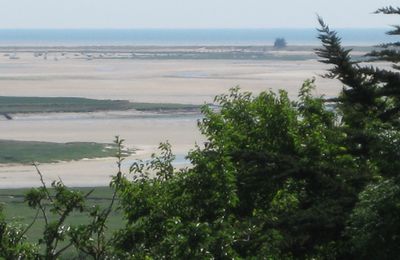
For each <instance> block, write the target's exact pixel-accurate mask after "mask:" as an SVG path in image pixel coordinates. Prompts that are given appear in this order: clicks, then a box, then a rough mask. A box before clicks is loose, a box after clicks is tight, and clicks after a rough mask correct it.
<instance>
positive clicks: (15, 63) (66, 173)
mask: <svg viewBox="0 0 400 260" xmlns="http://www.w3.org/2000/svg"><path fill="white" fill-rule="evenodd" d="M0 55H1V56H0V95H3V96H65V97H87V98H96V99H126V100H130V101H133V102H156V103H161V102H162V103H190V104H203V103H209V102H212V100H213V98H214V96H215V95H218V94H222V93H226V92H227V91H228V89H229V88H231V87H234V86H237V85H239V86H240V87H241V88H242V89H243V90H246V91H252V92H254V93H259V92H261V91H265V90H269V89H272V90H277V89H285V90H287V91H288V92H289V95H290V96H291V97H293V98H295V97H296V96H297V92H298V89H299V87H300V86H301V84H302V82H303V81H304V80H305V79H308V78H311V77H317V81H316V83H317V86H318V90H317V94H325V95H327V96H336V95H337V93H338V92H339V90H340V88H341V87H340V84H338V83H337V82H336V81H332V80H326V79H322V78H320V77H319V76H318V75H321V74H323V73H324V69H325V68H326V66H324V65H322V64H321V63H318V62H317V61H316V60H299V61H282V60H140V59H95V60H86V59H78V58H74V56H73V55H69V56H68V55H65V56H62V57H60V56H57V60H55V59H54V57H53V56H52V55H53V54H49V55H48V56H47V60H44V59H43V58H40V57H34V56H33V53H17V55H18V58H19V59H9V57H8V56H4V55H2V54H1V53H0ZM197 119H198V116H169V117H158V118H157V117H132V118H126V117H118V116H116V117H109V116H104V117H103V116H99V117H97V118H92V117H90V116H89V117H88V116H87V115H86V116H82V117H79V116H77V117H71V118H68V117H67V118H62V117H61V118H60V117H59V116H58V117H57V116H54V115H45V116H44V117H39V118H38V117H34V116H32V117H29V116H28V117H25V116H22V117H16V119H15V120H8V121H7V120H0V133H1V134H0V138H1V139H13V140H29V141H54V142H69V141H93V142H112V141H113V138H114V136H115V135H120V136H121V137H122V138H124V139H126V145H127V146H129V147H134V148H137V149H139V151H138V154H137V155H134V156H133V157H132V158H130V159H134V158H137V157H141V158H148V157H149V156H150V154H151V153H152V152H154V151H155V150H156V147H157V145H158V144H159V142H162V141H165V140H169V141H170V142H171V144H172V145H173V150H174V152H175V153H176V154H178V155H180V156H182V155H184V154H186V153H187V152H188V151H189V150H190V149H191V148H193V146H194V144H195V143H198V144H202V143H203V142H204V137H203V136H201V134H200V133H199V131H198V130H197V121H196V120H197ZM114 162H115V159H113V158H109V159H101V160H100V159H98V160H83V161H77V162H62V163H57V164H43V165H41V166H40V168H41V170H42V172H43V174H44V175H45V178H46V180H48V181H50V180H54V179H58V178H61V179H62V180H63V181H64V182H65V183H66V184H67V185H71V186H99V185H101V186H103V185H107V184H108V182H109V180H110V178H109V176H110V175H112V174H113V173H115V170H116V167H115V163H114ZM0 179H1V181H0V188H12V187H31V186H36V185H39V182H38V178H37V175H36V174H35V170H34V168H33V167H32V166H21V165H0Z"/></svg>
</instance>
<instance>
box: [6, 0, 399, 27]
mask: <svg viewBox="0 0 400 260" xmlns="http://www.w3.org/2000/svg"><path fill="white" fill-rule="evenodd" d="M396 2H397V3H398V1H393V0H392V1H386V0H379V1H377V0H335V1H333V0H275V1H271V0H196V1H194V0H0V6H1V8H0V29H17V28H25V29H30V28H42V29H43V28H46V29H52V28H54V29H61V28H64V29H65V28H69V29H79V28H85V29H88V28H121V29H129V28H132V29H134V28H207V29H208V28H282V27H284V28H314V27H316V26H317V22H316V13H318V14H319V15H321V16H322V17H323V18H324V19H325V21H326V22H327V23H329V24H330V25H331V26H332V27H335V28H384V27H387V26H388V25H392V24H398V23H399V19H398V18H399V17H396V16H384V15H374V14H372V12H373V11H374V10H376V9H377V8H379V7H382V6H387V5H391V4H392V5H394V6H396V5H395V4H396Z"/></svg>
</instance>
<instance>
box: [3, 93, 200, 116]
mask: <svg viewBox="0 0 400 260" xmlns="http://www.w3.org/2000/svg"><path fill="white" fill-rule="evenodd" d="M129 109H136V110H139V111H160V110H161V111H163V110H198V109H199V106H197V105H190V104H163V103H132V102H129V101H127V100H99V99H88V98H75V97H8V96H0V114H14V113H49V112H97V111H125V110H129Z"/></svg>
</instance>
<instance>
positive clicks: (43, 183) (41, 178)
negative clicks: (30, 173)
mask: <svg viewBox="0 0 400 260" xmlns="http://www.w3.org/2000/svg"><path fill="white" fill-rule="evenodd" d="M33 166H34V167H35V168H36V172H37V174H39V177H40V182H41V183H42V187H43V188H44V190H45V192H46V195H47V197H48V199H49V201H51V202H53V199H52V198H51V196H50V193H49V190H48V189H47V186H46V183H45V182H44V179H43V174H42V172H41V171H40V170H39V167H38V165H37V164H36V163H33Z"/></svg>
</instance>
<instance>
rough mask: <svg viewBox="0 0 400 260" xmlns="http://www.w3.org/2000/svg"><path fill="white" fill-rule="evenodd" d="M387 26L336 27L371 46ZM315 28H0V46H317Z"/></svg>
mask: <svg viewBox="0 0 400 260" xmlns="http://www.w3.org/2000/svg"><path fill="white" fill-rule="evenodd" d="M388 29H389V28H380V29H379V28H378V29H377V28H374V29H337V31H338V33H339V35H340V36H341V37H342V39H343V44H344V45H359V46H371V45H376V44H379V43H383V42H390V41H393V37H390V36H388V35H386V34H385V32H386V31H387V30H388ZM316 36H317V31H316V29H132V30H128V29H62V30H55V29H32V30H30V29H29V30H28V29H18V30H12V29H1V30H0V46H83V45H91V46H93V45H110V46H111V45H115V46H121V45H157V46H160V45H167V46H183V45H191V46H192V45H272V44H273V42H274V40H275V39H276V38H278V37H283V38H285V39H286V41H287V42H288V45H319V41H318V39H317V38H316Z"/></svg>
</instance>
